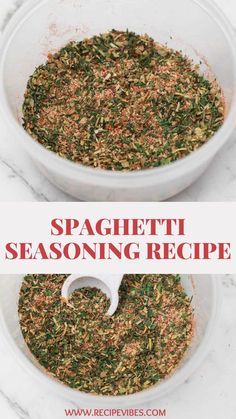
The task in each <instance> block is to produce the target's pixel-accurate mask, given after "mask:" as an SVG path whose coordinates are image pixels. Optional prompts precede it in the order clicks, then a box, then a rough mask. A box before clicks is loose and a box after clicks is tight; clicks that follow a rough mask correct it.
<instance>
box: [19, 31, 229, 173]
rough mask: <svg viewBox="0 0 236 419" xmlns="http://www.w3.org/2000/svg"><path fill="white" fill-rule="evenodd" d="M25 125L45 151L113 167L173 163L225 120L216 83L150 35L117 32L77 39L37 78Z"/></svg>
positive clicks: (29, 90) (30, 86) (128, 168)
mask: <svg viewBox="0 0 236 419" xmlns="http://www.w3.org/2000/svg"><path fill="white" fill-rule="evenodd" d="M23 116H24V117H23V126H24V128H25V129H26V131H27V132H28V133H29V134H30V135H31V136H32V137H33V138H34V139H35V140H37V141H39V142H40V143H41V144H43V145H44V146H45V147H46V148H47V149H49V150H52V151H54V152H56V153H57V154H58V155H60V156H62V157H65V158H67V159H69V160H72V161H74V162H78V163H81V164H83V165H86V166H93V167H97V168H102V169H108V170H125V171H131V170H140V169H145V168H149V167H156V166H161V165H165V164H168V163H170V162H172V161H175V160H177V159H179V158H181V157H184V156H186V155H188V154H189V153H191V152H192V151H193V150H195V149H197V148H199V147H200V146H202V145H203V144H204V143H205V142H206V141H207V140H208V139H209V138H210V137H212V135H213V134H214V133H215V132H216V131H217V130H218V128H219V127H220V126H221V125H222V124H223V121H224V100H223V94H222V92H221V89H220V87H219V86H218V84H217V82H216V81H214V82H210V81H208V80H207V79H206V78H204V77H203V76H201V75H200V73H199V68H198V67H197V66H196V65H194V64H193V62H192V60H190V59H189V58H187V57H186V56H184V55H183V54H182V53H181V52H178V51H175V50H173V49H170V48H168V47H167V46H164V45H160V44H158V43H156V42H155V41H154V40H153V39H152V38H150V37H149V36H147V35H142V36H140V35H136V34H135V33H133V32H129V31H128V30H127V31H126V32H122V31H116V30H112V31H111V32H108V33H104V34H102V35H100V36H94V37H92V38H89V39H85V40H83V41H81V42H71V43H69V44H68V45H66V46H65V47H64V48H62V49H61V50H60V51H59V52H58V53H56V54H54V55H50V56H49V58H48V61H47V63H46V64H45V65H41V66H40V67H38V68H37V69H36V70H35V72H34V74H33V75H32V76H31V78H30V80H29V82H28V86H27V90H26V93H25V101H24V105H23Z"/></svg>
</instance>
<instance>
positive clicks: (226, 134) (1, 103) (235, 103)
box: [0, 0, 236, 187]
mask: <svg viewBox="0 0 236 419" xmlns="http://www.w3.org/2000/svg"><path fill="white" fill-rule="evenodd" d="M48 1H49V0H26V2H25V3H24V4H23V6H21V7H20V8H19V9H18V10H17V11H16V13H15V14H14V15H13V17H12V18H11V19H10V21H9V22H8V24H7V25H6V27H5V29H4V31H3V34H2V39H1V47H0V86H1V91H2V92H3V94H2V95H1V100H0V107H1V109H2V112H3V115H4V116H5V119H6V121H7V122H8V124H9V127H11V128H12V130H13V131H14V133H15V135H16V136H17V137H18V138H19V139H20V142H19V143H20V144H22V146H24V148H25V149H26V151H28V153H29V154H30V155H31V157H33V158H34V157H35V156H37V157H35V158H36V159H37V160H38V161H40V162H41V163H42V164H44V163H45V160H50V162H51V164H53V165H54V166H58V167H60V168H61V167H62V165H63V166H64V170H67V174H68V175H71V176H72V175H74V174H75V173H76V175H79V176H83V175H84V176H85V177H87V178H90V179H91V180H93V179H94V178H96V180H97V179H99V180H100V181H101V182H105V183H106V182H110V183H111V184H114V183H116V182H120V181H131V184H127V183H125V187H133V186H134V185H133V184H132V181H134V180H136V181H138V182H140V180H141V179H142V180H145V179H148V178H150V179H151V178H153V177H155V181H158V177H159V179H160V180H161V179H163V177H164V178H165V179H166V178H168V177H172V176H173V172H174V171H175V170H178V169H181V168H183V167H185V166H188V167H189V168H191V169H192V168H193V167H196V166H198V165H199V162H205V161H207V160H208V159H209V156H212V157H213V156H214V155H215V154H216V153H217V152H218V151H219V149H220V148H221V147H222V146H223V145H224V144H225V143H226V141H227V140H228V139H229V138H230V135H231V134H232V131H233V130H234V128H235V126H236V118H235V113H236V34H235V33H234V31H233V28H232V25H231V23H230V22H229V20H228V18H227V17H226V16H225V15H224V13H223V12H222V10H221V9H220V8H219V7H218V6H217V5H216V4H215V3H213V2H212V1H211V0H189V1H190V2H194V3H196V4H197V5H198V6H199V7H200V8H202V9H204V10H205V12H207V13H208V15H209V16H210V17H211V18H212V19H213V20H214V21H215V22H216V23H217V24H218V26H219V27H220V28H221V31H222V33H223V34H224V36H225V38H226V40H227V42H228V44H229V47H230V50H231V56H232V59H233V65H234V70H235V71H234V89H235V92H234V94H233V98H232V102H231V106H230V110H229V112H228V114H227V116H226V119H225V121H224V123H223V125H222V126H221V127H220V129H219V130H218V131H217V132H216V133H215V134H214V135H213V136H212V137H211V138H210V139H209V140H208V141H207V143H205V144H204V145H202V146H201V147H200V148H199V149H197V150H195V151H193V152H191V153H190V154H189V155H187V156H185V157H183V158H181V159H178V160H177V161H175V162H171V163H169V164H167V165H164V166H159V167H155V168H147V169H142V170H133V171H127V172H125V171H118V170H117V171H111V170H106V169H99V168H94V167H90V166H84V165H82V164H80V163H77V162H76V163H75V162H72V161H70V160H68V159H66V158H63V157H60V156H58V155H57V154H56V153H55V152H53V151H50V150H48V149H46V148H45V147H44V146H43V145H41V144H40V143H38V142H37V141H35V140H34V139H33V138H32V137H31V136H30V135H29V134H28V133H27V132H26V131H25V130H24V129H23V127H22V126H21V125H20V124H19V122H17V120H16V118H15V117H14V116H13V114H12V111H11V109H10V106H9V104H8V100H7V96H6V90H5V86H4V78H3V74H4V63H5V59H6V57H7V51H8V47H9V44H10V42H11V40H12V38H13V37H14V36H15V34H16V32H17V30H18V29H19V27H20V26H21V25H22V24H23V23H24V21H25V20H26V19H28V18H29V17H30V14H32V13H33V12H34V11H35V10H36V9H37V8H39V7H41V6H42V5H43V4H44V3H46V2H48Z"/></svg>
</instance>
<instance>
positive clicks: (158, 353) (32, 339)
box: [19, 274, 193, 395]
mask: <svg viewBox="0 0 236 419" xmlns="http://www.w3.org/2000/svg"><path fill="white" fill-rule="evenodd" d="M66 277H67V275H28V276H26V277H25V278H24V281H23V284H22V288H21V291H20V299H19V318H20V325H21V330H22V333H23V336H24V339H25V341H26V343H27V345H28V347H29V349H30V351H31V352H32V353H33V355H34V356H35V358H36V359H37V360H38V362H39V363H40V364H41V365H42V366H43V367H44V368H45V369H46V370H47V371H48V372H49V373H50V374H52V375H53V376H54V377H55V378H57V379H58V380H60V381H62V382H63V383H65V384H67V385H68V386H70V387H72V388H74V389H78V390H81V391H84V392H90V393H93V394H102V395H127V394H132V393H135V392H138V391H140V390H143V389H146V388H148V387H150V386H152V385H154V384H156V383H159V382H160V381H161V380H163V379H164V378H165V377H166V376H168V375H169V374H171V373H172V372H173V371H174V370H175V369H176V367H177V366H178V365H179V363H180V362H181V360H182V358H183V356H184V354H185V352H186V350H187V348H188V346H189V344H190V342H191V339H192V336H193V310H192V306H191V301H190V299H189V298H188V297H187V296H186V294H185V292H184V290H183V288H182V285H181V282H180V277H179V276H178V275H177V276H174V275H153V274H152V275H134V274H133V275H125V276H124V278H123V281H122V285H121V288H120V304H119V308H118V310H117V312H116V313H115V314H114V316H112V317H109V316H107V315H106V314H105V313H106V311H107V309H108V306H109V301H108V300H107V297H106V296H105V295H104V294H102V293H101V291H100V290H97V289H93V288H84V289H81V290H76V291H74V293H73V294H72V296H71V297H70V299H69V300H68V301H63V300H62V299H61V294H60V292H61V287H62V285H63V282H64V280H65V279H66Z"/></svg>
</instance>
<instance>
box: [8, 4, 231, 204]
mask: <svg viewBox="0 0 236 419" xmlns="http://www.w3.org/2000/svg"><path fill="white" fill-rule="evenodd" d="M112 28H115V29H123V30H126V29H127V28H128V29H129V30H133V31H135V32H137V33H148V34H149V35H151V36H153V37H154V39H156V40H157V41H159V42H161V43H165V42H168V45H169V46H170V47H173V48H176V49H182V50H183V51H184V52H185V53H187V54H188V55H189V56H191V57H192V58H193V59H194V60H195V61H196V62H199V60H200V58H202V57H203V58H202V59H203V64H202V71H203V72H204V73H207V72H209V68H210V69H211V71H212V73H213V74H214V75H215V76H216V77H217V79H218V81H219V83H220V85H221V86H222V89H223V91H224V94H225V99H226V104H227V109H228V115H227V118H226V121H225V123H224V125H223V126H222V128H221V129H220V130H219V131H218V132H217V133H216V134H215V135H214V136H213V138H212V139H211V140H210V141H208V143H207V144H205V145H204V146H202V147H201V148H200V149H199V150H197V151H195V152H192V153H191V154H190V155H189V156H187V157H185V158H183V159H181V160H179V161H177V162H174V163H171V164H169V165H167V166H164V167H159V168H154V169H147V170H142V171H134V172H128V173H124V172H118V171H117V172H111V171H106V170H99V169H94V168H91V167H84V166H82V165H80V164H78V163H73V162H70V161H68V160H66V159H63V158H60V157H58V156H57V155H56V154H55V153H53V152H50V151H47V150H46V149H45V148H44V147H43V146H41V145H40V144H39V143H37V142H36V141H34V140H33V139H32V138H31V137H30V136H29V135H28V134H27V133H26V132H25V131H24V129H23V128H22V126H21V108H22V103H23V95H24V91H25V88H26V84H27V80H28V78H29V76H30V75H31V74H32V73H33V71H34V69H35V67H36V66H38V65H40V64H42V63H43V62H45V61H46V55H47V53H48V52H49V51H55V50H58V49H59V48H60V47H62V46H63V45H65V44H66V43H67V42H68V41H70V40H72V39H74V40H81V39H83V38H84V37H86V36H92V35H94V34H98V33H101V32H105V31H108V30H110V29H112ZM0 55H1V60H0V86H1V92H2V93H1V100H0V104H1V109H2V112H3V113H4V115H5V117H6V119H7V121H8V122H9V126H10V127H11V128H12V135H13V136H14V139H15V140H16V141H17V142H18V143H19V144H22V146H24V147H25V149H26V151H27V152H28V153H29V154H30V156H31V157H32V159H33V160H34V161H35V163H36V164H37V166H38V167H39V169H40V170H41V171H42V172H43V173H44V174H45V175H46V176H47V177H48V179H50V180H51V182H52V183H54V184H55V185H57V186H58V187H59V188H60V189H62V190H64V191H65V192H67V193H69V194H71V195H73V196H74V197H76V198H79V199H81V200H93V201H96V200H99V201H116V200H117V201H151V200H154V201H160V200H165V199H167V198H169V197H171V196H173V195H175V194H177V193H178V192H180V191H181V190H183V189H184V188H186V187H187V186H189V185H190V184H191V183H192V182H194V181H195V180H196V179H197V178H198V177H199V176H200V175H201V174H202V173H203V171H204V170H205V169H206V168H207V166H208V165H209V163H210V162H211V160H212V159H213V158H214V156H215V154H216V153H217V152H218V151H219V150H220V149H221V148H222V147H223V145H224V144H225V143H226V141H227V140H228V139H229V138H230V135H231V133H232V131H233V129H234V128H235V126H236V117H235V114H236V94H235V92H236V43H235V36H234V32H233V30H232V28H231V25H230V24H229V22H228V21H227V19H226V18H225V16H224V15H223V14H222V12H221V11H220V10H219V9H218V8H217V6H216V5H215V4H214V3H213V2H211V1H209V0H181V1H173V0H73V1H72V0H42V1H39V0H29V1H26V3H25V4H24V5H23V7H21V8H20V9H19V10H18V11H17V13H16V14H15V15H14V17H13V18H12V19H11V21H10V22H9V24H8V25H7V28H6V29H5V31H4V34H3V39H2V46H1V51H0ZM205 59H206V60H207V63H208V65H209V67H208V66H206V65H205V63H206V61H205Z"/></svg>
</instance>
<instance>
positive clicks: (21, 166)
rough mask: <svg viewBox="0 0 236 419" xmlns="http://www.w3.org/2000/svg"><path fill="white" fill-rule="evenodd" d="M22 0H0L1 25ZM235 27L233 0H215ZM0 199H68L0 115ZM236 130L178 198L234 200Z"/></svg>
mask: <svg viewBox="0 0 236 419" xmlns="http://www.w3.org/2000/svg"><path fill="white" fill-rule="evenodd" d="M23 1H24V0H1V2H0V25H1V26H4V24H5V23H6V21H7V19H8V18H9V16H10V15H11V14H12V13H13V12H14V9H16V8H17V7H18V6H19V5H20V4H21V3H22V2H23ZM217 3H218V4H219V6H220V7H222V8H223V9H224V11H225V13H226V14H227V15H228V17H229V18H230V20H231V21H232V23H233V25H234V27H235V28H236V2H235V0H217ZM0 132H1V136H0V182H1V186H2V187H1V195H0V201H6V200H8V201H21V200H23V201H32V200H39V201H47V200H48V201H70V200H73V198H72V197H69V196H68V195H66V194H64V193H63V192H61V191H60V190H58V189H57V188H56V187H54V186H53V185H52V184H50V182H49V181H47V180H46V179H45V178H44V176H43V175H42V174H41V173H40V172H39V171H38V170H37V168H36V167H35V166H34V165H33V163H32V162H31V160H30V159H29V157H28V156H27V155H26V153H25V152H24V151H23V150H22V149H21V148H20V147H17V146H16V144H15V143H14V147H13V143H12V140H11V135H10V133H9V131H8V129H7V128H6V127H5V123H4V121H3V120H2V117H1V116H0ZM235 139H236V133H235V135H233V136H232V139H231V142H229V143H228V144H227V146H226V147H225V148H224V150H222V151H221V153H220V154H219V155H218V156H217V157H216V158H215V159H214V161H213V163H212V164H211V166H210V167H209V168H208V170H207V171H206V172H205V173H204V174H203V175H202V176H201V178H200V179H199V180H198V181H197V182H196V183H195V184H193V185H192V186H191V187H189V188H188V189H187V190H185V191H184V192H182V193H181V194H179V195H178V196H176V197H174V198H173V200H178V201H234V200H235V199H236V164H235V161H236V141H235Z"/></svg>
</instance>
